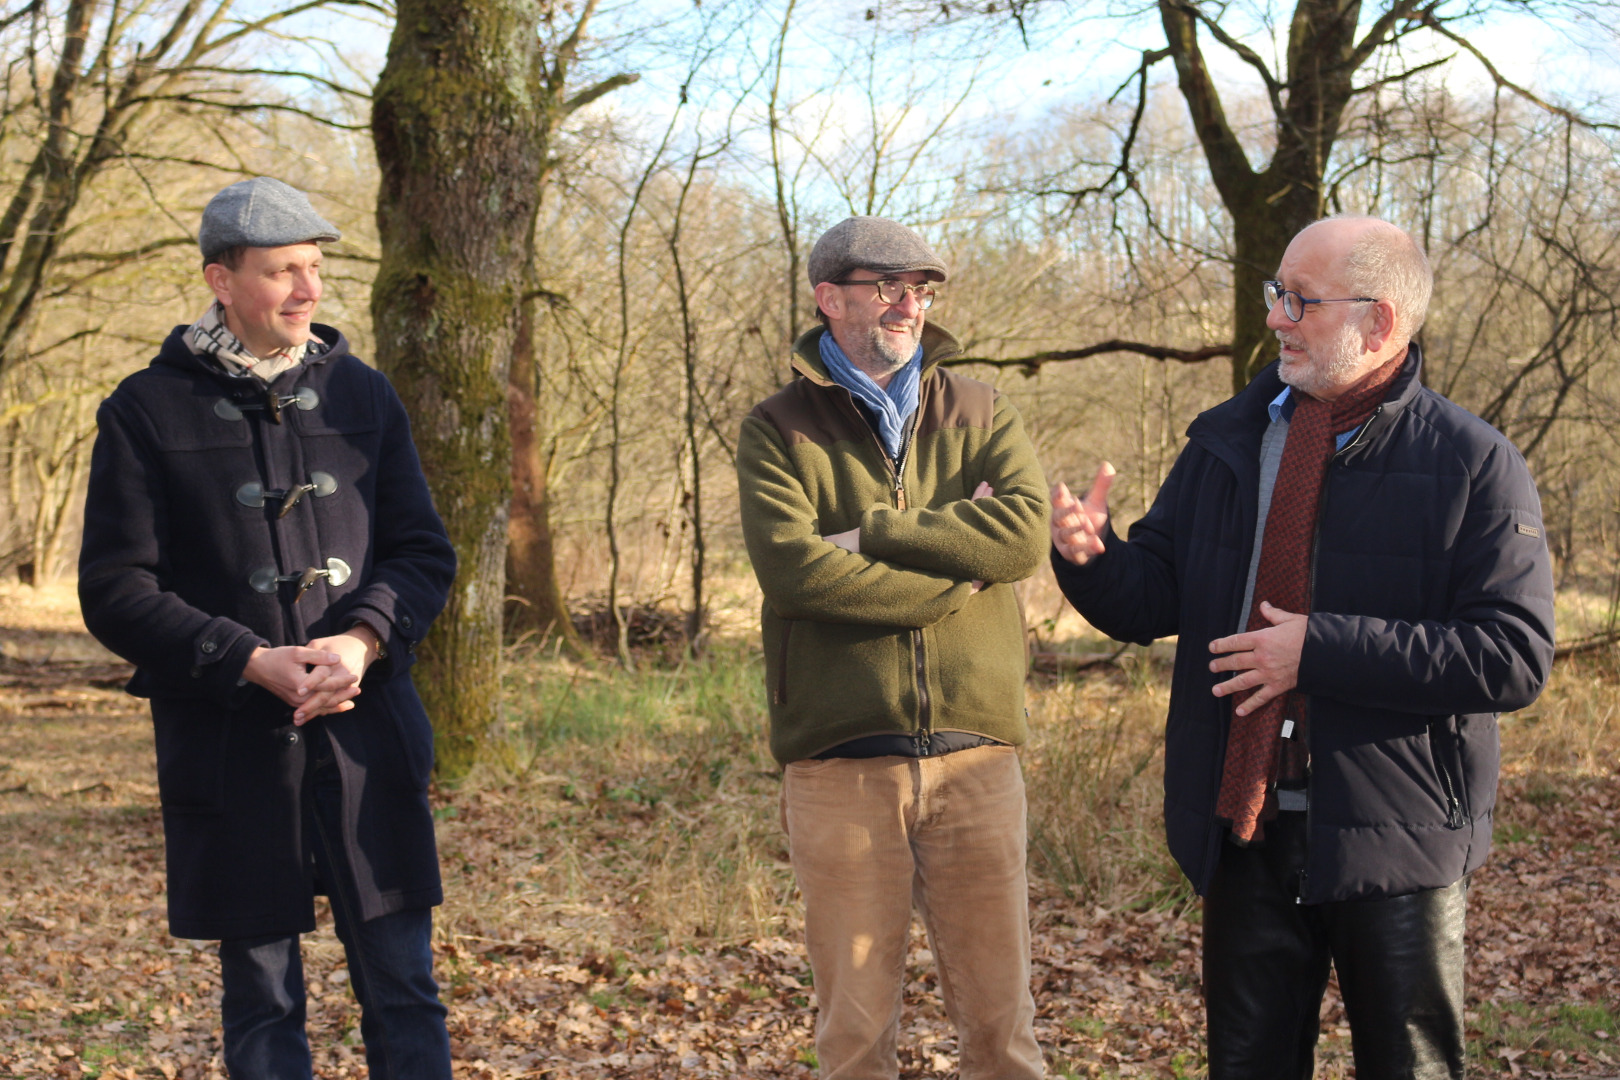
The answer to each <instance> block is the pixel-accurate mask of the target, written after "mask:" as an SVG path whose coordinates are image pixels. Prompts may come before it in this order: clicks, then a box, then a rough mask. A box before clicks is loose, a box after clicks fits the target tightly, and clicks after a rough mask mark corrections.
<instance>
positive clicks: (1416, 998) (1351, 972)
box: [1204, 812, 1468, 1080]
mask: <svg viewBox="0 0 1620 1080" xmlns="http://www.w3.org/2000/svg"><path fill="white" fill-rule="evenodd" d="M1304 867H1305V815H1304V814H1303V813H1296V812H1284V813H1281V814H1278V815H1277V819H1276V820H1275V821H1272V822H1268V823H1267V824H1266V841H1265V843H1264V844H1263V845H1261V846H1257V847H1248V848H1240V847H1238V846H1236V845H1234V844H1227V845H1225V847H1224V848H1223V850H1222V853H1221V862H1220V866H1219V867H1218V868H1217V869H1216V871H1215V878H1214V881H1213V882H1211V884H1210V889H1209V895H1208V896H1207V897H1206V898H1205V899H1204V1006H1205V1010H1206V1013H1207V1016H1208V1020H1209V1080H1308V1078H1309V1077H1310V1075H1311V1073H1312V1070H1313V1068H1314V1065H1315V1061H1314V1059H1315V1051H1316V1037H1317V1033H1318V1031H1319V1030H1320V1023H1319V1021H1318V1014H1319V1012H1320V1009H1321V1005H1322V994H1323V993H1324V992H1325V991H1326V989H1327V981H1328V965H1329V964H1330V963H1331V964H1333V965H1334V966H1335V967H1337V968H1338V972H1339V990H1340V993H1341V994H1342V995H1343V996H1344V1006H1345V1011H1346V1013H1348V1014H1349V1019H1350V1039H1351V1046H1352V1048H1353V1050H1354V1052H1355V1059H1356V1076H1357V1077H1358V1078H1359V1080H1463V922H1464V913H1465V910H1466V907H1467V899H1468V882H1467V879H1466V878H1465V879H1463V880H1462V881H1459V882H1457V883H1456V884H1454V885H1451V886H1449V887H1448V888H1444V889H1429V890H1426V891H1424V892H1418V893H1412V894H1410V895H1407V896H1397V897H1393V898H1390V899H1383V900H1347V901H1341V902H1337V903H1329V904H1312V905H1308V906H1307V905H1303V904H1299V903H1296V902H1295V898H1296V897H1297V896H1298V885H1299V877H1300V873H1301V871H1303V869H1304Z"/></svg>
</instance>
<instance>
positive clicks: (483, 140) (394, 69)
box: [371, 0, 541, 776]
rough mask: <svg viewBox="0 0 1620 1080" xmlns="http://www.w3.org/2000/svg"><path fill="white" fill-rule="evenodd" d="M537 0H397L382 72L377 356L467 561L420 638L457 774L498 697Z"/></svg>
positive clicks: (529, 192)
mask: <svg viewBox="0 0 1620 1080" xmlns="http://www.w3.org/2000/svg"><path fill="white" fill-rule="evenodd" d="M539 20H540V5H539V3H537V2H536V0H401V2H400V3H399V4H398V7H397V14H396V18H395V23H394V33H393V37H392V39H391V40H390V42H389V47H388V61H387V64H386V66H385V67H384V68H383V73H382V76H381V78H380V79H379V80H378V82H377V90H376V94H375V97H374V101H373V106H372V118H371V126H372V137H373V140H374V141H375V144H376V149H377V162H378V165H379V166H380V168H381V173H382V177H381V185H380V188H379V191H378V197H377V225H378V234H379V237H380V239H381V241H382V243H381V261H380V263H379V266H378V269H377V279H376V284H375V285H374V286H373V289H372V300H371V312H372V318H373V320H374V322H375V325H376V334H377V362H378V366H379V367H381V368H382V370H383V371H385V372H387V373H388V375H389V377H390V378H391V379H392V380H393V383H394V386H395V388H396V389H397V390H398V391H399V394H400V397H401V398H402V399H403V400H404V402H405V407H406V409H407V410H408V411H409V412H410V415H411V418H412V421H413V423H414V425H415V434H416V442H417V446H418V449H419V451H420V453H421V456H422V465H423V469H424V471H425V472H426V473H427V477H428V482H429V484H430V486H431V487H432V490H433V495H434V500H435V502H436V504H437V506H438V509H439V513H440V515H441V516H443V518H444V521H445V525H446V527H447V528H448V530H449V533H450V539H451V542H452V543H453V544H454V545H455V549H456V556H457V558H458V560H459V562H460V569H459V572H458V574H457V576H456V581H455V584H454V585H453V586H452V587H451V591H450V598H449V602H448V603H447V604H446V606H445V610H444V613H443V614H442V615H440V617H439V620H438V622H437V623H435V625H434V627H433V631H432V633H431V634H430V635H429V636H428V638H427V639H426V640H425V641H424V642H423V643H422V645H421V660H420V663H419V664H418V666H417V678H416V684H417V688H418V689H419V691H420V692H421V694H422V697H423V700H424V701H425V702H426V704H427V706H428V711H429V714H430V715H431V716H432V717H433V719H434V726H435V731H436V734H437V750H438V767H439V770H440V772H441V774H443V775H447V776H458V775H461V774H463V773H465V772H466V771H467V770H468V769H469V768H470V767H471V766H472V764H473V762H474V761H475V760H476V759H477V757H478V755H479V752H480V750H481V749H482V747H483V745H484V743H485V740H486V739H487V737H488V734H489V731H490V727H491V725H492V723H493V722H494V721H495V719H496V716H497V711H498V708H499V699H500V657H501V615H502V611H501V607H502V599H503V597H504V595H505V576H506V575H505V570H506V525H507V513H508V509H507V507H508V502H509V500H510V497H511V482H512V473H511V445H510V442H509V438H508V426H507V409H508V373H509V369H510V365H511V361H512V352H513V347H514V345H515V344H516V340H517V335H518V325H519V309H520V305H521V290H522V286H523V281H524V264H525V260H526V257H527V253H528V251H527V245H528V237H529V236H530V235H531V233H532V231H533V228H534V221H535V211H536V208H537V206H538V195H539V185H538V180H539V172H540V154H539V146H538V145H537V142H538V140H537V138H536V136H537V133H538V132H539V131H540V130H541V117H540V115H539V108H538V106H539V102H540V92H539V91H540V85H541V83H540V80H541V72H540V48H539V36H538V27H539Z"/></svg>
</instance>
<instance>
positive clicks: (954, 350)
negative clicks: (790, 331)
mask: <svg viewBox="0 0 1620 1080" xmlns="http://www.w3.org/2000/svg"><path fill="white" fill-rule="evenodd" d="M825 333H827V328H826V327H824V326H819V325H818V326H813V327H811V328H810V329H809V330H807V331H805V332H804V333H803V334H802V335H800V337H799V340H798V341H796V342H794V344H793V357H792V361H791V364H792V368H793V371H794V373H795V374H798V375H802V376H804V377H805V378H806V379H809V380H810V381H811V382H813V383H815V384H816V385H818V386H836V385H838V384H837V383H835V382H834V381H833V377H832V376H831V375H829V374H827V365H826V364H823V363H822V362H821V335H822V334H825ZM922 350H923V362H922V373H923V376H924V377H926V376H927V375H928V372H929V370H930V369H932V368H934V367H936V366H938V365H939V363H940V362H941V361H943V360H950V359H952V358H953V357H957V356H961V355H962V345H961V342H959V341H957V340H956V337H955V336H954V335H953V334H952V333H951V332H950V331H949V330H947V329H945V328H944V327H943V326H935V325H934V324H933V323H928V322H925V323H923V332H922Z"/></svg>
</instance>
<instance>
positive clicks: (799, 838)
mask: <svg viewBox="0 0 1620 1080" xmlns="http://www.w3.org/2000/svg"><path fill="white" fill-rule="evenodd" d="M809 271H810V283H811V285H813V286H814V287H815V290H816V304H817V307H818V310H819V313H820V316H821V321H822V326H820V327H817V328H815V329H814V330H811V331H810V332H809V333H807V334H806V335H804V337H802V338H801V339H800V340H799V342H798V343H797V345H796V346H795V348H794V355H793V358H792V364H793V370H794V374H795V376H796V378H795V379H794V380H793V381H792V382H791V383H790V384H789V385H788V386H787V387H785V388H784V389H783V390H781V391H780V392H779V393H776V394H774V395H772V396H771V397H769V398H767V399H766V400H765V401H763V402H761V403H760V404H759V405H758V406H757V407H755V409H754V411H753V412H752V413H751V414H750V415H749V416H748V418H747V419H746V420H744V421H743V425H742V434H741V436H740V438H739V441H738V447H737V473H738V481H739V496H740V499H741V504H742V526H743V537H744V539H745V540H746V541H747V544H748V554H749V557H750V559H751V560H752V562H753V565H754V572H755V574H756V575H757V576H758V577H759V583H760V589H761V591H762V592H763V593H764V596H765V603H764V610H763V616H762V622H763V630H764V637H765V677H766V685H767V688H768V689H769V691H770V702H771V751H772V753H773V754H775V755H776V758H777V760H778V761H779V762H781V763H782V765H783V767H784V772H783V778H782V821H783V825H784V827H785V828H786V829H787V833H788V842H789V846H790V851H791V857H792V860H793V873H794V876H795V877H796V878H797V879H798V882H799V890H800V892H801V893H802V894H803V895H804V903H805V939H806V947H807V951H808V952H809V954H810V966H811V969H812V970H813V972H814V975H815V988H816V1003H817V1007H818V1017H817V1024H816V1055H817V1059H818V1063H819V1065H820V1070H821V1075H822V1077H823V1078H824V1080H893V1078H894V1077H895V1076H896V1075H897V1073H898V1068H899V1065H898V1056H897V1052H896V1040H897V1032H898V1026H899V1019H900V1001H901V989H902V986H903V984H904V981H905V965H906V946H907V943H908V940H909V938H910V929H911V910H912V904H913V901H914V900H915V903H916V906H917V908H918V909H919V911H920V912H921V914H922V917H923V921H924V922H925V923H926V924H927V927H928V933H929V939H930V943H931V945H932V947H933V952H934V956H935V958H936V960H937V962H938V965H939V984H940V992H941V993H942V995H943V996H944V999H945V1009H946V1012H947V1013H948V1014H949V1015H950V1017H951V1020H952V1022H954V1023H955V1025H956V1029H957V1033H958V1036H959V1046H958V1050H959V1057H960V1075H961V1076H962V1078H963V1080H1033V1078H1036V1077H1039V1076H1041V1075H1042V1061H1041V1051H1040V1047H1039V1046H1038V1045H1037V1044H1036V1042H1035V1033H1034V1018H1035V1007H1034V1002H1033V1000H1032V998H1031V996H1030V990H1029V900H1028V890H1027V888H1026V885H1025V878H1024V848H1025V833H1024V781H1023V774H1022V773H1021V771H1020V769H1019V764H1018V753H1017V750H1016V747H1017V746H1018V745H1019V744H1021V743H1022V742H1023V741H1024V738H1025V734H1026V733H1025V727H1024V644H1023V628H1022V621H1021V619H1020V616H1019V609H1018V598H1017V597H1016V596H1015V595H1014V593H1013V588H1012V583H1013V582H1015V581H1018V580H1020V579H1022V578H1026V577H1028V576H1029V575H1030V574H1032V573H1033V572H1034V571H1035V569H1036V567H1037V566H1039V565H1040V560H1041V556H1042V555H1043V554H1044V553H1045V549H1046V530H1045V529H1043V528H1042V527H1041V526H1042V525H1043V524H1045V522H1046V510H1047V508H1046V481H1045V478H1044V476H1043V474H1042V473H1041V467H1040V464H1039V462H1037V461H1036V458H1035V450H1034V448H1033V447H1032V446H1031V445H1030V442H1029V439H1028V437H1027V436H1026V435H1025V434H1024V429H1023V424H1022V422H1021V421H1020V420H1019V418H1018V411H1017V410H1016V409H1014V408H1013V406H1012V404H1011V403H1010V402H1009V401H1007V399H1006V398H1004V397H1002V396H1001V395H1000V394H999V393H998V392H997V391H996V389H995V388H994V387H991V386H987V385H986V384H984V383H980V382H975V381H974V380H972V379H967V378H963V377H962V376H960V375H956V374H954V373H952V372H950V371H947V370H946V369H945V368H943V367H941V366H940V364H941V361H944V360H948V359H949V358H951V357H953V356H956V355H959V354H960V352H961V348H960V346H958V345H957V343H956V339H955V338H953V337H951V335H950V334H948V333H946V332H945V331H944V330H941V329H940V328H939V327H937V326H935V325H933V324H932V323H928V322H927V321H926V318H925V313H926V311H927V310H928V308H929V307H930V306H931V305H932V304H933V302H934V284H935V283H936V282H943V281H944V280H945V264H944V263H943V262H942V261H941V260H940V258H939V256H937V255H935V254H934V252H933V251H932V250H930V248H929V247H928V245H927V244H926V243H925V242H924V241H923V239H922V237H920V236H918V235H917V234H916V233H914V232H912V231H911V230H910V229H908V228H906V227H905V226H903V225H899V224H896V223H895V222H892V221H886V220H884V219H883V218H875V217H860V218H850V219H849V220H847V221H844V222H842V223H841V224H839V225H835V226H833V227H832V228H831V229H829V230H828V231H827V232H826V234H824V235H823V236H822V237H821V239H820V240H818V241H817V242H816V246H815V248H814V249H813V250H812V251H811V252H810V262H809Z"/></svg>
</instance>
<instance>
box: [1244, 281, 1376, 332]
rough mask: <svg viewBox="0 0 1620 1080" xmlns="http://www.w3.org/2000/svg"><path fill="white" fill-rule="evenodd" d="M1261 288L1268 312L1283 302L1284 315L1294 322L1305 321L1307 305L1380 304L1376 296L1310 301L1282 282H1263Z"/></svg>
mask: <svg viewBox="0 0 1620 1080" xmlns="http://www.w3.org/2000/svg"><path fill="white" fill-rule="evenodd" d="M1260 288H1261V291H1262V292H1264V294H1265V297H1266V310H1267V311H1270V310H1271V309H1272V308H1274V307H1276V306H1277V301H1279V300H1281V301H1282V306H1283V314H1284V315H1286V316H1288V317H1289V318H1290V319H1292V320H1293V321H1294V322H1299V320H1301V319H1303V318H1304V317H1305V305H1306V304H1376V303H1378V298H1377V297H1376V296H1350V297H1345V298H1344V299H1342V300H1311V299H1308V298H1306V297H1304V296H1301V295H1300V294H1299V293H1297V292H1295V291H1294V290H1293V289H1285V288H1283V287H1282V282H1280V281H1263V282H1261V283H1260Z"/></svg>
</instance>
